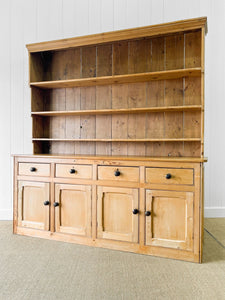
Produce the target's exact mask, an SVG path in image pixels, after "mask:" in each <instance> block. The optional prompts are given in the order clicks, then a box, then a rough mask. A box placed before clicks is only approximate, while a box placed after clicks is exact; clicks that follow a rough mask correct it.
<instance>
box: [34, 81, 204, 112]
mask: <svg viewBox="0 0 225 300" xmlns="http://www.w3.org/2000/svg"><path fill="white" fill-rule="evenodd" d="M68 90H69V89H68ZM101 90H107V88H106V89H105V87H102V88H101V87H96V95H97V94H98V91H101ZM109 90H111V87H110V89H109ZM99 94H100V93H99ZM108 94H109V93H106V97H105V98H104V99H105V100H106V101H104V102H103V101H102V99H101V100H100V101H101V102H102V103H103V105H102V106H104V107H106V106H108V101H107V95H108ZM110 99H111V98H110ZM100 101H99V102H100ZM97 107H98V105H97V100H96V109H93V110H88V109H85V110H65V111H63V110H62V111H37V112H32V113H31V114H32V116H35V115H37V116H64V115H65V116H81V115H111V114H127V113H129V114H136V113H146V112H164V111H200V110H201V109H202V106H201V105H187V106H185V105H182V106H178V105H176V106H162V107H141V108H139V107H137V108H133V107H132V108H119V109H107V108H106V109H105V108H104V109H99V108H98V109H97ZM66 108H68V105H67V106H66Z"/></svg>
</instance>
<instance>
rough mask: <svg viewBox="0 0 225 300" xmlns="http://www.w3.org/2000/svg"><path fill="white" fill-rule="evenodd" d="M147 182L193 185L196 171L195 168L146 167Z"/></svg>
mask: <svg viewBox="0 0 225 300" xmlns="http://www.w3.org/2000/svg"><path fill="white" fill-rule="evenodd" d="M146 182H147V183H159V184H189V185H193V183H194V172H193V169H172V168H171V169H168V168H146Z"/></svg>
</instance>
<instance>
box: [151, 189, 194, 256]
mask: <svg viewBox="0 0 225 300" xmlns="http://www.w3.org/2000/svg"><path fill="white" fill-rule="evenodd" d="M146 212H150V213H151V214H150V215H149V216H145V242H146V245H153V246H162V247H168V248H176V249H183V250H193V193H192V192H176V191H175V192H174V191H152V190H147V191H146Z"/></svg>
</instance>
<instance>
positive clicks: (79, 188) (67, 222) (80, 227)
mask: <svg viewBox="0 0 225 300" xmlns="http://www.w3.org/2000/svg"><path fill="white" fill-rule="evenodd" d="M54 206H55V231H56V232H61V233H68V234H77V235H81V236H87V237H90V236H91V186H88V185H73V184H56V185H55V202H54Z"/></svg>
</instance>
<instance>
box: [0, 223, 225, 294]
mask: <svg viewBox="0 0 225 300" xmlns="http://www.w3.org/2000/svg"><path fill="white" fill-rule="evenodd" d="M0 299H1V300H8V299H10V300H11V299H12V300H42V299H43V300H49V299H52V300H55V299H60V300H64V299H66V300H70V299H71V300H72V299H79V300H80V299H81V300H82V299H88V300H95V299H103V300H105V299H106V300H110V299H115V300H120V299H121V300H122V299H123V300H133V299H140V300H145V299H156V300H160V299H169V300H170V299H173V300H174V299H179V300H180V299H181V300H183V299H191V300H195V299H196V300H199V299H204V300H207V299H210V300H211V299H213V300H217V299H218V300H223V299H225V219H206V220H205V241H204V255H203V263H202V264H194V263H188V262H182V261H176V260H172V259H164V258H158V257H150V256H145V255H138V254H132V253H124V252H120V251H113V250H105V249H99V248H92V247H87V246H80V245H75V244H67V243H62V242H54V241H48V240H43V239H37V238H29V237H22V236H17V235H13V234H12V223H11V222H7V221H1V222H0Z"/></svg>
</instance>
